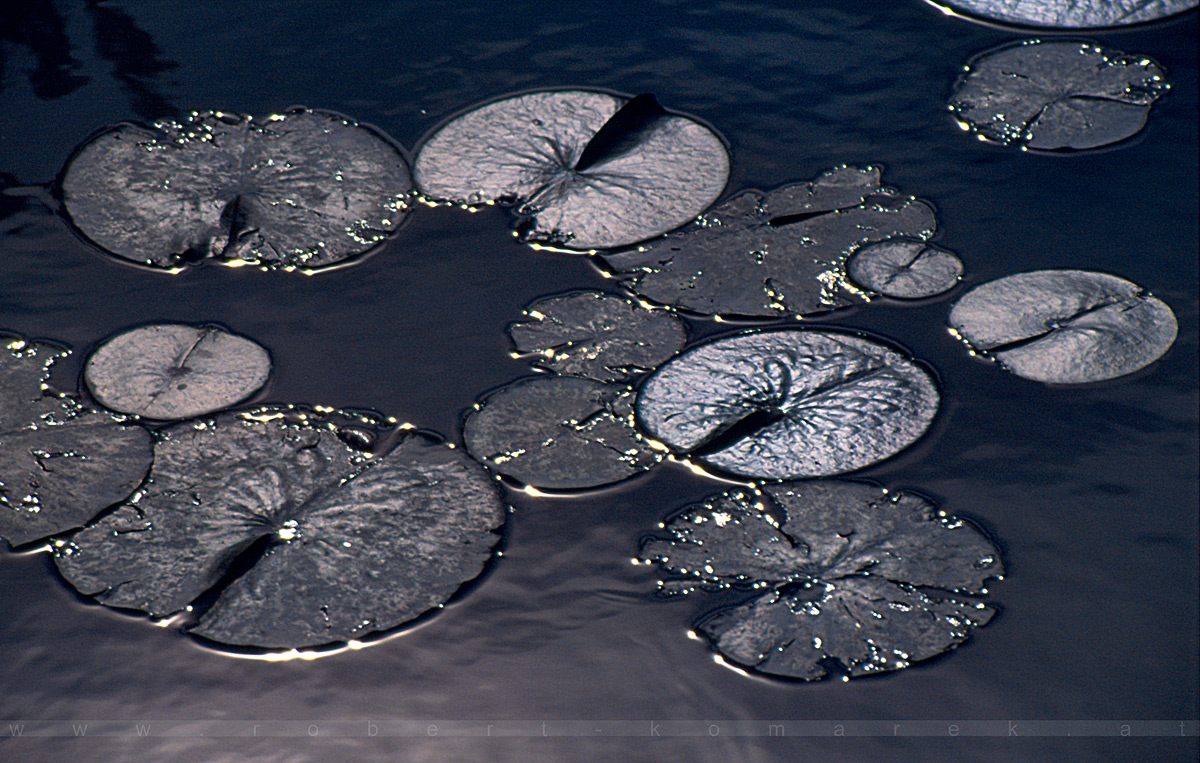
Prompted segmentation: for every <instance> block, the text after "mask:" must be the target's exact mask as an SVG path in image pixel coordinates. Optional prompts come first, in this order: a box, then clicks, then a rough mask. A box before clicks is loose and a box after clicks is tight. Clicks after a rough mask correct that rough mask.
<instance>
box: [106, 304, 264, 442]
mask: <svg viewBox="0 0 1200 763" xmlns="http://www.w3.org/2000/svg"><path fill="white" fill-rule="evenodd" d="M270 373H271V356H270V355H268V354H267V351H266V350H264V349H263V348H262V347H261V346H259V345H258V344H256V343H254V342H252V341H250V340H249V339H246V338H245V337H240V336H237V335H235V334H231V333H229V332H228V331H224V330H223V329H220V328H218V327H216V326H199V327H197V326H187V325H183V324H178V323H160V324H155V325H152V326H142V327H141V328H136V329H133V330H131V331H126V332H124V333H122V334H118V335H117V336H115V337H112V338H111V339H109V340H107V341H105V342H104V344H102V345H100V346H99V347H98V348H96V351H95V352H93V353H92V356H91V357H90V358H88V361H87V364H86V365H85V366H84V369H83V378H84V379H85V380H86V381H87V384H88V387H89V388H90V389H91V391H92V395H93V396H94V397H95V398H96V400H97V401H99V402H100V403H101V404H102V405H104V406H105V407H107V408H110V409H112V410H114V411H120V412H121V413H133V414H137V415H139V416H145V417H146V418H150V419H165V420H173V419H187V418H191V417H193V416H200V415H203V414H206V413H212V412H213V411H217V410H220V409H221V408H225V407H226V406H230V405H233V404H234V403H237V402H240V401H242V400H244V399H246V398H247V397H249V396H250V395H252V394H253V393H254V392H255V391H256V390H257V389H258V388H259V387H261V386H262V385H263V384H264V383H266V381H267V376H269V375H270Z"/></svg>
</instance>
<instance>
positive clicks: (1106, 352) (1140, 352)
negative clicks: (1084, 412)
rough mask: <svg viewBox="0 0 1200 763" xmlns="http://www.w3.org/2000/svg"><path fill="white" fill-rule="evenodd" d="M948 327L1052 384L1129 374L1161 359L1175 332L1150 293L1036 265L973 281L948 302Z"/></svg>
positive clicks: (1170, 316) (1017, 370)
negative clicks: (950, 304) (1034, 268)
mask: <svg viewBox="0 0 1200 763" xmlns="http://www.w3.org/2000/svg"><path fill="white" fill-rule="evenodd" d="M950 325H951V327H952V328H953V329H954V331H955V332H956V333H957V334H958V336H959V337H961V338H962V339H963V341H965V342H966V343H967V344H968V345H970V346H971V347H972V348H973V349H974V350H976V351H978V352H981V353H983V354H985V355H988V356H989V357H992V358H994V359H995V360H996V361H997V362H999V363H1000V365H1001V366H1003V367H1004V368H1005V369H1007V370H1009V371H1011V372H1012V373H1014V374H1016V375H1017V376H1022V377H1024V378H1026V379H1033V380H1035V381H1042V382H1048V383H1052V384H1082V383H1086V382H1096V381H1103V380H1105V379H1114V378H1116V377H1118V376H1124V375H1125V374H1131V373H1133V372H1134V371H1137V370H1138V369H1140V368H1145V367H1146V366H1148V365H1150V364H1151V363H1153V362H1154V361H1156V360H1158V359H1159V358H1160V357H1162V356H1163V354H1164V353H1165V352H1166V351H1167V349H1169V348H1170V346H1171V344H1172V343H1174V341H1175V335H1176V333H1177V332H1178V324H1177V323H1176V321H1175V314H1174V313H1173V312H1171V308H1170V307H1168V306H1167V305H1166V304H1165V303H1163V302H1162V301H1161V300H1159V299H1158V298H1157V297H1154V296H1151V295H1150V294H1149V293H1147V292H1146V290H1145V289H1142V288H1141V287H1140V286H1138V285H1137V284H1133V283H1130V282H1129V281H1126V280H1125V279H1123V278H1118V277H1117V276H1112V275H1108V274H1106V273H1095V272H1091V271H1087V270H1037V271H1033V272H1029V273H1018V274H1016V275H1011V276H1006V277H1004V278H1000V279H997V280H995V281H989V282H988V283H985V284H981V285H980V286H976V287H975V288H974V289H971V291H969V292H967V293H966V294H964V295H963V297H962V298H961V299H959V300H958V302H956V303H955V305H954V308H953V309H952V310H951V311H950Z"/></svg>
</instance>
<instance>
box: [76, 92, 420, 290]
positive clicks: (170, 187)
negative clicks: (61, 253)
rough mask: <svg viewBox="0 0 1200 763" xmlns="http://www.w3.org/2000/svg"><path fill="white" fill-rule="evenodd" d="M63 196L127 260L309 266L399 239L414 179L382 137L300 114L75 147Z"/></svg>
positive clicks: (186, 125)
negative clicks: (391, 236) (394, 237)
mask: <svg viewBox="0 0 1200 763" xmlns="http://www.w3.org/2000/svg"><path fill="white" fill-rule="evenodd" d="M62 188H63V197H64V201H65V205H66V209H67V212H68V214H69V215H70V217H71V219H72V221H73V222H74V223H75V225H76V226H77V227H78V228H79V230H80V231H81V232H82V233H83V234H84V235H85V236H87V237H88V238H89V239H91V240H92V241H93V242H95V243H96V244H97V245H98V246H100V247H101V248H103V249H105V250H107V251H109V252H111V253H112V254H115V255H117V256H119V257H124V258H125V259H129V260H133V261H135V262H140V263H145V264H148V265H156V266H159V267H175V266H178V265H180V264H182V263H187V262H192V261H195V260H199V259H202V258H205V257H214V258H217V259H221V260H230V261H248V262H254V263H260V264H262V265H264V266H268V267H305V268H316V267H321V266H323V265H329V264H331V263H334V262H338V261H340V260H344V259H347V258H349V257H353V256H355V255H357V254H361V253H362V252H365V251H366V250H368V249H370V248H371V247H373V246H374V245H376V244H378V243H379V242H380V241H382V240H383V239H384V238H385V237H386V236H387V235H388V234H389V233H390V232H391V231H393V230H395V229H396V227H397V226H399V225H400V223H401V221H402V220H403V219H404V217H405V215H406V214H407V209H408V201H407V196H408V194H409V192H410V191H411V189H412V180H411V177H410V175H409V171H408V165H407V164H406V162H405V160H404V157H403V155H402V154H401V153H400V151H399V149H397V148H396V147H395V146H394V145H393V144H392V143H390V142H389V141H388V140H387V139H385V138H384V137H383V136H382V135H381V134H379V133H376V132H375V131H373V130H370V129H368V128H366V127H363V126H361V125H358V124H355V123H354V122H352V121H350V120H349V119H347V118H345V117H342V116H339V115H336V114H332V113H328V112H321V111H310V110H306V109H298V110H294V111H289V112H287V113H284V114H277V115H273V116H270V117H266V118H263V119H254V118H251V117H248V116H241V115H237V114H226V113H221V112H202V113H195V114H193V115H192V116H191V117H190V118H189V119H187V120H186V121H184V122H171V121H165V122H158V123H156V124H155V125H154V126H153V127H152V128H149V129H147V128H143V127H139V126H137V125H131V124H124V125H119V126H117V127H114V128H111V129H109V130H107V131H105V132H102V133H100V134H99V135H97V136H96V137H94V138H92V140H90V141H89V142H88V143H86V144H85V145H84V146H83V147H82V148H80V149H79V150H78V152H77V153H76V154H75V156H74V157H73V158H72V159H71V161H70V163H69V164H68V165H67V168H66V173H65V175H64V177H63V181H62Z"/></svg>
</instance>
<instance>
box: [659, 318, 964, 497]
mask: <svg viewBox="0 0 1200 763" xmlns="http://www.w3.org/2000/svg"><path fill="white" fill-rule="evenodd" d="M939 400H940V397H939V395H938V390H937V386H936V385H935V384H934V381H933V379H932V378H931V377H930V375H929V373H928V372H926V371H925V370H923V369H922V368H921V367H919V366H918V365H916V364H915V363H914V362H913V361H911V360H910V359H908V358H907V357H905V356H904V355H902V354H900V353H899V352H897V351H896V350H894V349H891V348H889V347H887V346H885V345H883V344H880V343H878V342H874V341H870V340H867V339H862V338H859V337H855V336H850V335H848V334H841V333H835V332H831V331H816V330H805V329H784V330H779V331H761V332H751V333H745V334H739V335H736V336H731V337H725V338H723V339H718V340H716V341H713V342H709V343H707V344H702V345H699V346H697V347H693V348H692V349H690V350H687V351H686V352H684V353H683V354H681V355H679V356H677V357H675V358H673V359H672V360H670V361H668V362H667V363H665V364H664V365H663V366H662V367H661V368H659V369H658V370H657V371H655V372H654V373H653V374H651V375H650V377H649V378H648V379H647V380H646V382H645V384H643V386H642V388H641V390H640V392H639V393H638V398H637V404H636V412H637V422H638V425H639V426H640V427H641V428H642V429H643V431H645V432H646V433H648V434H649V436H650V437H652V438H654V439H655V440H658V441H661V442H662V443H664V444H666V445H667V446H668V447H670V448H671V449H672V450H673V451H676V452H677V453H682V454H688V455H690V456H692V457H694V458H697V459H699V460H701V461H703V462H705V463H707V464H711V465H713V466H716V467H719V468H721V469H724V470H726V471H729V472H732V473H734V474H740V475H745V476H749V477H762V478H767V479H794V478H797V477H819V476H827V475H832V474H841V473H843V472H848V471H853V470H855V469H861V468H862V467H864V466H869V465H870V464H873V463H876V462H877V461H882V460H884V459H885V458H888V457H890V456H892V455H895V454H896V453H898V452H899V451H901V450H903V449H904V448H906V447H908V446H909V445H910V444H912V443H913V442H914V441H916V440H917V438H919V437H920V436H921V435H922V434H924V432H925V430H926V429H928V428H929V425H930V423H932V421H933V417H934V415H935V414H936V413H937V409H938V403H939Z"/></svg>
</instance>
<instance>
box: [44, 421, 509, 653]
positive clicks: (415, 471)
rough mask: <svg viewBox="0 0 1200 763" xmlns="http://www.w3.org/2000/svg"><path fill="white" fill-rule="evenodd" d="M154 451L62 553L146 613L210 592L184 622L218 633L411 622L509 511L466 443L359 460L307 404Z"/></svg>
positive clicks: (339, 633) (270, 633) (107, 593)
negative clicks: (141, 483)
mask: <svg viewBox="0 0 1200 763" xmlns="http://www.w3.org/2000/svg"><path fill="white" fill-rule="evenodd" d="M154 456H155V460H154V467H153V469H152V471H151V474H150V479H149V480H148V482H147V485H146V487H145V489H144V490H142V491H140V492H139V494H138V496H137V497H136V498H135V499H133V500H131V501H129V502H128V503H126V504H125V505H123V506H121V507H120V508H118V509H117V510H116V511H114V512H113V513H112V514H109V515H107V516H105V517H104V518H102V519H101V520H100V521H98V522H96V523H95V524H94V525H92V526H89V527H88V528H86V529H85V530H83V531H81V532H80V533H78V534H77V535H76V536H75V537H74V538H73V540H72V543H71V544H70V545H69V546H67V547H66V548H65V549H64V550H63V551H61V552H60V553H59V555H58V556H57V558H56V561H57V563H58V567H59V569H60V570H61V572H62V574H63V576H64V577H65V578H66V579H67V580H68V581H69V582H70V583H71V584H72V585H74V586H75V587H76V588H78V589H79V590H80V591H81V592H83V593H85V594H88V595H92V596H95V597H96V598H97V599H98V600H100V601H101V602H103V603H104V604H107V605H109V606H114V607H122V608H129V609H138V610H143V611H145V612H148V613H150V614H152V615H156V616H161V615H169V614H172V613H175V612H179V611H180V610H183V609H184V608H185V607H187V606H188V605H190V604H191V603H192V602H195V601H197V600H198V599H200V598H201V597H202V596H203V597H213V596H215V602H214V603H213V604H212V606H211V607H210V608H209V609H208V610H207V611H204V612H201V613H200V614H199V621H198V623H197V625H196V626H195V627H194V628H193V630H192V632H193V633H196V634H198V635H201V636H204V637H206V638H209V639H213V640H215V641H219V642H223V643H228V644H238V645H253V646H259V647H300V646H312V645H318V644H324V643H329V642H335V641H342V640H346V639H352V638H359V637H361V636H363V635H365V634H368V633H371V632H373V631H379V630H385V629H388V628H392V627H395V626H397V625H399V624H401V623H404V622H406V621H408V620H411V619H413V618H415V617H417V616H419V615H421V614H422V613H424V612H426V611H428V610H430V609H431V608H435V607H437V606H439V605H441V604H442V603H443V602H445V601H446V600H447V599H449V598H450V597H451V596H452V595H453V594H454V592H455V591H457V590H458V588H459V587H460V586H461V585H462V584H463V583H464V582H466V581H468V580H470V579H472V578H474V577H476V576H477V575H479V573H480V572H481V571H482V570H483V567H484V565H485V563H486V562H487V560H488V559H489V558H490V557H491V554H492V550H491V549H492V546H493V545H494V544H495V542H496V541H497V536H496V535H495V533H494V531H495V530H497V528H499V527H500V526H501V524H502V523H503V522H504V518H505V514H506V507H505V505H504V504H503V502H502V501H501V500H500V498H499V495H498V492H497V490H496V488H495V483H494V482H493V481H492V480H491V479H490V478H489V477H488V476H487V473H486V472H485V471H484V470H483V469H481V468H480V467H479V465H478V464H476V463H474V462H473V461H471V460H470V459H469V458H467V457H466V455H465V454H462V453H461V452H459V451H457V450H454V449H451V448H449V447H447V446H445V445H444V444H440V443H436V442H433V441H430V440H428V439H426V438H425V437H423V436H421V435H418V434H414V435H411V436H409V437H407V438H406V439H404V440H403V441H402V442H401V443H400V444H399V445H398V446H397V447H396V448H395V449H393V450H392V451H391V452H389V453H387V454H386V455H381V456H377V457H375V458H367V456H366V455H365V454H364V453H362V452H361V451H356V450H354V449H352V448H350V447H349V446H347V445H346V444H345V443H343V442H342V440H341V439H339V437H338V435H337V432H336V431H335V429H334V428H333V427H332V426H329V425H327V424H325V423H323V421H322V420H321V418H320V417H319V416H316V415H315V414H307V415H301V416H300V417H299V418H296V417H295V414H285V413H284V412H282V411H272V410H260V411H258V412H255V413H250V414H231V413H227V414H222V415H220V416H218V417H216V418H215V419H211V420H208V421H191V422H184V423H180V424H177V425H175V426H173V427H171V428H169V429H167V430H165V431H164V433H163V434H162V436H161V439H160V440H159V441H158V442H157V443H156V445H155V453H154ZM231 570H232V572H231Z"/></svg>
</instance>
